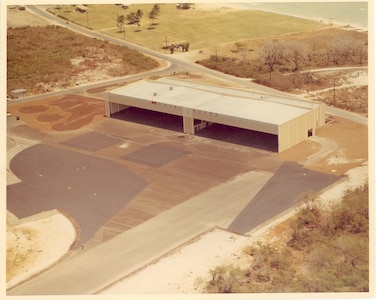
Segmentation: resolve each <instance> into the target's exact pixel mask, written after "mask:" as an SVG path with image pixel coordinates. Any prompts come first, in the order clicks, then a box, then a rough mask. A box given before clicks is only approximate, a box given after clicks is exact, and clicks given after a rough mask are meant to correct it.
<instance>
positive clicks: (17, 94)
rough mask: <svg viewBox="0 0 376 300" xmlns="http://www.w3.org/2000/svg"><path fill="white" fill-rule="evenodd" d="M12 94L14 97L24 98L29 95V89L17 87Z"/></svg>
mask: <svg viewBox="0 0 376 300" xmlns="http://www.w3.org/2000/svg"><path fill="white" fill-rule="evenodd" d="M10 96H11V97H12V98H14V99H18V98H22V97H25V96H27V90H25V89H15V90H13V91H11V92H10Z"/></svg>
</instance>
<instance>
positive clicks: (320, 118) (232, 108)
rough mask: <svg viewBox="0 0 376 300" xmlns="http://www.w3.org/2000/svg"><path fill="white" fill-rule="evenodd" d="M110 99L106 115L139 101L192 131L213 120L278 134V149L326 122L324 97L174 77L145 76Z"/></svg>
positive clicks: (139, 104)
mask: <svg viewBox="0 0 376 300" xmlns="http://www.w3.org/2000/svg"><path fill="white" fill-rule="evenodd" d="M105 100H106V101H105V103H106V116H107V117H111V116H112V115H113V114H115V113H118V112H120V111H122V110H124V109H127V108H129V107H136V108H141V109H146V110H151V111H157V112H161V113H165V114H172V115H176V116H181V117H182V129H183V132H184V133H187V134H195V133H196V132H198V131H199V130H201V129H203V128H205V127H207V126H210V125H211V124H213V123H216V124H223V125H228V126H233V127H238V128H242V129H248V130H253V131H258V132H263V133H268V134H271V135H274V136H275V138H276V139H277V141H278V149H277V151H278V152H281V151H284V150H286V149H288V148H291V147H292V146H294V145H296V144H298V143H300V142H302V141H304V140H306V139H307V138H308V137H310V136H312V135H315V131H316V129H317V128H319V127H320V126H323V125H324V124H325V104H323V103H317V102H312V101H304V100H296V99H290V98H281V97H276V96H271V95H263V94H257V93H253V92H249V91H244V90H238V89H233V88H227V87H219V86H214V85H208V84H201V83H193V82H189V81H184V80H178V79H171V78H162V79H159V80H156V81H154V80H141V81H138V82H135V83H132V84H129V85H126V86H124V87H121V88H117V89H114V90H111V91H109V92H107V93H106V98H105ZM251 136H252V135H250V137H251Z"/></svg>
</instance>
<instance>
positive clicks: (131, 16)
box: [116, 4, 160, 31]
mask: <svg viewBox="0 0 376 300" xmlns="http://www.w3.org/2000/svg"><path fill="white" fill-rule="evenodd" d="M159 14H160V4H154V5H153V7H152V8H151V10H150V11H149V12H148V18H149V20H150V23H149V28H151V27H152V26H153V24H154V22H155V20H156V19H157V18H158V16H159ZM143 15H144V12H143V11H142V10H141V9H137V11H132V12H130V13H128V14H127V15H126V16H124V15H120V16H119V15H118V16H117V19H116V24H117V27H118V28H119V31H124V30H125V27H124V25H125V22H126V21H127V24H129V25H132V24H136V25H137V26H138V27H140V24H141V18H142V17H143Z"/></svg>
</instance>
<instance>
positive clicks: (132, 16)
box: [126, 9, 144, 24]
mask: <svg viewBox="0 0 376 300" xmlns="http://www.w3.org/2000/svg"><path fill="white" fill-rule="evenodd" d="M143 15H144V13H143V12H142V10H141V9H138V10H137V11H136V12H133V11H132V12H130V13H129V14H128V15H127V17H126V19H127V21H128V23H129V24H137V23H140V19H141V18H142V16H143Z"/></svg>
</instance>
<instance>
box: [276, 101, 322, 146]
mask: <svg viewBox="0 0 376 300" xmlns="http://www.w3.org/2000/svg"><path fill="white" fill-rule="evenodd" d="M324 124H325V105H324V104H323V105H318V106H317V107H315V108H314V109H312V110H311V111H308V112H307V113H306V114H304V115H302V116H300V117H298V118H295V119H292V120H290V121H289V122H286V123H284V124H281V125H280V126H279V133H278V152H282V151H284V150H287V149H289V148H291V147H292V146H294V145H296V144H299V143H300V142H303V141H304V140H306V139H307V138H308V137H309V135H310V134H311V135H315V133H316V128H318V127H321V126H323V125H324Z"/></svg>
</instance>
